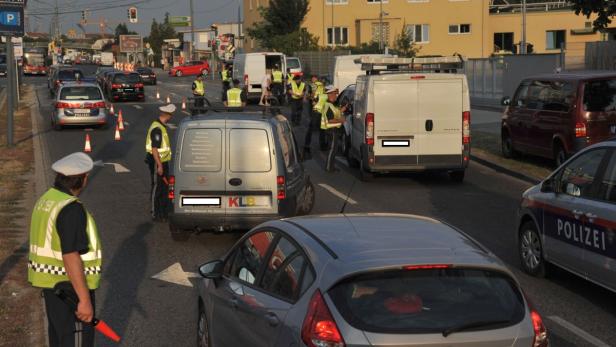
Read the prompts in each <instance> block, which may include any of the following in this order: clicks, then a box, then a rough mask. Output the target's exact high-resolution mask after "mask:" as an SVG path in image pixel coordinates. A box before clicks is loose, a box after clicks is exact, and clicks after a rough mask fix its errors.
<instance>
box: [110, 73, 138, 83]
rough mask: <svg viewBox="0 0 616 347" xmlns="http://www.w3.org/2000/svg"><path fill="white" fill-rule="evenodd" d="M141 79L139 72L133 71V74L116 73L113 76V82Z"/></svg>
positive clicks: (131, 81) (133, 81) (128, 81)
mask: <svg viewBox="0 0 616 347" xmlns="http://www.w3.org/2000/svg"><path fill="white" fill-rule="evenodd" d="M139 81H141V77H140V76H139V74H136V73H131V74H122V73H119V74H116V75H115V76H113V83H137V82H139Z"/></svg>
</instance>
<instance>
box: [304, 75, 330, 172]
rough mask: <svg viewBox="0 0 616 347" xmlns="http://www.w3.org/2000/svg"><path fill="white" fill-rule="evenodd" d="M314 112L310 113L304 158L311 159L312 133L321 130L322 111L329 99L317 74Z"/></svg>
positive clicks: (314, 78) (314, 82)
mask: <svg viewBox="0 0 616 347" xmlns="http://www.w3.org/2000/svg"><path fill="white" fill-rule="evenodd" d="M311 89H312V94H311V95H312V112H311V114H310V125H309V126H308V129H307V131H306V137H305V138H304V151H303V154H302V155H303V158H304V159H305V160H306V159H310V158H311V156H312V154H311V147H312V133H313V132H315V131H319V132H320V126H319V124H320V122H321V111H322V110H323V106H325V102H326V101H327V94H325V87H324V86H323V82H321V81H319V79H318V77H317V76H316V75H313V76H312V87H311Z"/></svg>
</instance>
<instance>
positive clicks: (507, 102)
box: [501, 96, 511, 106]
mask: <svg viewBox="0 0 616 347" xmlns="http://www.w3.org/2000/svg"><path fill="white" fill-rule="evenodd" d="M501 105H503V106H509V105H511V98H509V97H508V96H505V97H503V98H502V99H501Z"/></svg>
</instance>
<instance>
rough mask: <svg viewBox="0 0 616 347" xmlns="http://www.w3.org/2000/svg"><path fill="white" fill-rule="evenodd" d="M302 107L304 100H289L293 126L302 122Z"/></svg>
mask: <svg viewBox="0 0 616 347" xmlns="http://www.w3.org/2000/svg"><path fill="white" fill-rule="evenodd" d="M303 105H304V99H303V98H302V99H293V98H291V121H292V122H293V124H294V125H299V123H300V122H301V120H302V107H303Z"/></svg>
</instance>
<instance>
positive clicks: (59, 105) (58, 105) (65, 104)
mask: <svg viewBox="0 0 616 347" xmlns="http://www.w3.org/2000/svg"><path fill="white" fill-rule="evenodd" d="M80 107H81V104H71V103H68V102H61V101H59V102H56V108H80Z"/></svg>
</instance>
